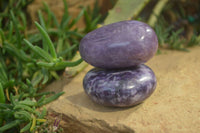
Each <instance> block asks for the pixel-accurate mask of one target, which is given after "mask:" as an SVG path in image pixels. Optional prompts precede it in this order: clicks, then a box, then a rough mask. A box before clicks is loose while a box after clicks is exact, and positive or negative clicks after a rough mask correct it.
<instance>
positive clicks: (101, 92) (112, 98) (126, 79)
mask: <svg viewBox="0 0 200 133" xmlns="http://www.w3.org/2000/svg"><path fill="white" fill-rule="evenodd" d="M83 87H84V90H85V92H86V94H87V95H88V96H89V97H90V98H91V99H92V100H93V101H94V102H96V103H99V104H102V105H105V106H115V107H128V106H133V105H136V104H139V103H141V102H142V101H144V100H145V99H146V98H148V97H149V96H150V95H151V94H152V93H153V91H154V89H155V87H156V77H155V75H154V72H153V71H152V70H151V69H150V68H149V67H147V66H146V65H138V66H134V67H132V68H127V69H117V70H104V69H100V68H94V69H92V70H90V71H89V72H88V73H87V74H86V76H85V77H84V80H83Z"/></svg>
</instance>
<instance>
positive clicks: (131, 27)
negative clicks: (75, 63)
mask: <svg viewBox="0 0 200 133" xmlns="http://www.w3.org/2000/svg"><path fill="white" fill-rule="evenodd" d="M157 48H158V40H157V36H156V34H155V32H154V30H153V29H152V28H151V27H150V26H149V25H147V24H145V23H143V22H139V21H133V20H130V21H121V22H117V23H113V24H109V25H106V26H103V27H101V28H99V29H96V30H94V31H92V32H90V33H88V34H87V35H86V36H85V37H84V38H83V39H82V40H81V42H80V46H79V51H80V54H81V57H82V58H83V59H84V60H85V61H86V62H87V63H89V64H91V65H93V66H95V67H99V68H105V69H113V68H126V67H131V66H135V65H138V64H143V63H145V62H147V61H148V60H149V59H151V58H152V57H153V56H154V54H155V53H156V51H157Z"/></svg>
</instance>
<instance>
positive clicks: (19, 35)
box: [10, 10, 21, 48]
mask: <svg viewBox="0 0 200 133" xmlns="http://www.w3.org/2000/svg"><path fill="white" fill-rule="evenodd" d="M10 14H11V18H12V21H13V24H14V28H15V32H16V37H17V46H18V47H19V48H21V34H20V32H19V28H18V26H17V24H18V23H17V20H16V18H15V16H14V14H13V11H12V10H11V11H10Z"/></svg>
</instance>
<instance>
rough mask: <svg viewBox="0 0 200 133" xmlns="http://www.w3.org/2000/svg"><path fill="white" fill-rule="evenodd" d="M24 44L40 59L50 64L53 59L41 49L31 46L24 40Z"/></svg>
mask: <svg viewBox="0 0 200 133" xmlns="http://www.w3.org/2000/svg"><path fill="white" fill-rule="evenodd" d="M24 42H25V43H26V44H27V45H28V46H29V47H30V48H31V49H32V50H33V51H34V52H35V53H36V54H37V55H38V56H40V57H42V58H43V59H45V60H46V61H47V62H51V61H52V60H53V58H52V57H51V56H50V55H49V54H48V53H47V52H46V51H44V50H43V49H41V48H40V47H38V46H33V45H32V44H31V43H30V42H29V41H28V40H26V39H24Z"/></svg>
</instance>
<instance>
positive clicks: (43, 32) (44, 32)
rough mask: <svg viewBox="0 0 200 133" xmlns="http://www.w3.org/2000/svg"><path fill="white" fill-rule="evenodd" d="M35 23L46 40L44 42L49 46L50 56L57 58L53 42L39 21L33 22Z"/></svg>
mask: <svg viewBox="0 0 200 133" xmlns="http://www.w3.org/2000/svg"><path fill="white" fill-rule="evenodd" d="M35 25H36V27H37V28H38V30H39V31H40V33H41V34H42V36H43V37H44V38H45V40H46V42H47V45H48V47H49V50H50V53H51V56H52V57H53V58H57V55H56V50H55V47H54V44H53V42H52V41H51V39H50V37H49V36H48V34H47V32H46V31H45V30H44V29H43V28H42V27H41V26H40V24H39V23H37V22H35Z"/></svg>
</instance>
